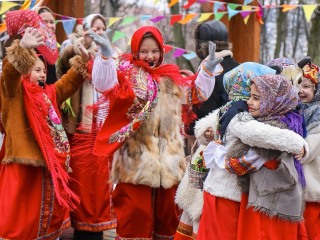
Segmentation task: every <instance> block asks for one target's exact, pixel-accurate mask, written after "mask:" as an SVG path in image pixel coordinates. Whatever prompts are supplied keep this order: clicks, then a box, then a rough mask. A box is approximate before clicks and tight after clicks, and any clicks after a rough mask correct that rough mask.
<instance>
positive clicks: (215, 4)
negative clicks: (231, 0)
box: [213, 2, 223, 14]
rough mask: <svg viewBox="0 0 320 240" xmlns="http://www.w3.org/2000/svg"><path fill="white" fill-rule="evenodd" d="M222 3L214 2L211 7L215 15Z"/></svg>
mask: <svg viewBox="0 0 320 240" xmlns="http://www.w3.org/2000/svg"><path fill="white" fill-rule="evenodd" d="M221 5H223V3H219V2H215V3H214V5H213V13H214V14H216V13H217V12H218V9H219V8H220V7H221Z"/></svg>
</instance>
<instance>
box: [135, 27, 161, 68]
mask: <svg viewBox="0 0 320 240" xmlns="http://www.w3.org/2000/svg"><path fill="white" fill-rule="evenodd" d="M146 33H150V34H152V36H153V37H154V38H155V40H156V41H157V43H158V44H159V47H160V51H161V56H160V60H159V62H160V64H161V63H162V61H163V53H164V42H163V37H162V35H161V33H160V31H159V30H158V29H157V28H155V27H151V26H145V27H142V28H139V29H138V30H137V31H135V32H134V34H133V35H132V38H131V53H132V55H133V59H134V60H138V54H139V51H140V45H141V42H142V39H143V38H144V35H145V34H146Z"/></svg>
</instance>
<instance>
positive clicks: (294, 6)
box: [282, 4, 298, 12]
mask: <svg viewBox="0 0 320 240" xmlns="http://www.w3.org/2000/svg"><path fill="white" fill-rule="evenodd" d="M282 7H283V9H282V12H287V11H289V10H292V9H295V8H297V7H298V6H297V5H288V4H282Z"/></svg>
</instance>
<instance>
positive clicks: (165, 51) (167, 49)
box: [164, 45, 172, 54]
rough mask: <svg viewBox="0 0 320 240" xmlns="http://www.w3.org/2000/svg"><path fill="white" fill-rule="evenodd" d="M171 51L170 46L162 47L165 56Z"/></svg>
mask: <svg viewBox="0 0 320 240" xmlns="http://www.w3.org/2000/svg"><path fill="white" fill-rule="evenodd" d="M171 49H172V46H169V45H164V53H165V54H166V53H167V52H170V50H171Z"/></svg>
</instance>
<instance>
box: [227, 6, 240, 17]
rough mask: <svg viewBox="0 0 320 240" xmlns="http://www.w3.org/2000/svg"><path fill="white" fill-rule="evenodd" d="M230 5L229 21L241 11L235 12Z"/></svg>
mask: <svg viewBox="0 0 320 240" xmlns="http://www.w3.org/2000/svg"><path fill="white" fill-rule="evenodd" d="M229 5H230V4H228V16H229V20H230V18H232V17H233V16H234V15H236V14H238V13H239V11H238V10H233V9H232V8H231V7H230V6H229Z"/></svg>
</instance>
